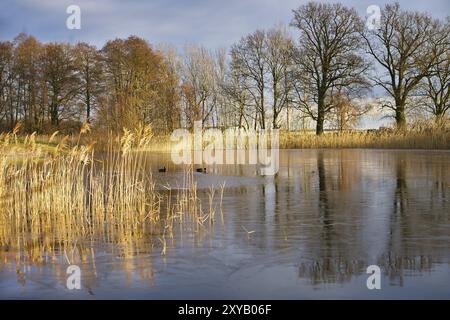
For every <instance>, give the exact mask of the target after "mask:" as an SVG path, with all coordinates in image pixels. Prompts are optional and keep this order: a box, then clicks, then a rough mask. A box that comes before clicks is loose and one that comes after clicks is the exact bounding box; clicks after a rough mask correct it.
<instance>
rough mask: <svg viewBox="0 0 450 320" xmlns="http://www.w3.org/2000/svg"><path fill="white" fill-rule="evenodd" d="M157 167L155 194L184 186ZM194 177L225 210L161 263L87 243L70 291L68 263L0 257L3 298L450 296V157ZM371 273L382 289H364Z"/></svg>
mask: <svg viewBox="0 0 450 320" xmlns="http://www.w3.org/2000/svg"><path fill="white" fill-rule="evenodd" d="M149 157H151V158H152V162H153V163H154V171H155V175H154V177H155V179H156V181H157V188H159V189H160V190H162V191H161V192H164V191H163V190H164V187H163V185H167V184H169V185H171V186H172V187H176V186H177V183H178V181H179V179H180V175H181V173H180V172H179V171H178V170H179V168H176V167H175V166H173V165H171V164H170V159H169V157H168V155H161V154H160V155H149ZM163 164H164V165H166V166H167V167H168V172H166V173H158V172H156V171H157V167H158V166H162V165H163ZM195 178H196V180H197V181H198V186H199V188H200V191H199V192H200V196H201V197H202V198H204V199H205V201H207V190H208V187H209V186H210V185H215V186H216V187H217V186H220V185H221V184H222V183H223V182H224V181H225V189H224V194H223V202H222V205H221V212H220V214H219V213H218V214H217V221H216V222H215V223H214V224H213V225H212V226H211V227H210V228H207V229H205V230H201V231H197V232H184V231H183V230H181V229H180V230H178V231H175V234H174V239H173V241H172V242H171V245H169V246H168V247H167V253H166V255H165V256H162V255H161V248H160V247H158V246H157V245H149V246H146V243H145V241H144V243H142V246H141V247H139V248H138V247H133V248H132V250H131V252H132V254H122V252H123V248H120V247H117V246H116V245H113V244H111V243H108V242H107V241H95V240H91V241H89V242H88V243H85V244H83V248H84V250H86V251H87V252H88V254H87V255H88V256H89V257H88V258H86V259H82V260H80V262H79V263H77V264H78V265H79V266H80V268H81V279H82V288H81V290H69V289H67V287H66V279H67V277H68V275H67V274H66V268H67V267H68V265H69V264H68V262H67V261H66V260H65V259H63V258H62V253H58V252H57V251H56V252H55V256H54V257H52V258H51V259H47V260H45V261H44V262H42V261H41V262H40V263H36V264H29V265H27V266H24V267H21V268H17V266H16V265H15V264H14V262H12V261H13V260H11V259H6V257H7V256H8V255H11V254H12V255H14V254H17V253H14V252H9V250H7V249H5V248H1V247H0V258H2V261H0V298H3V299H5V298H19V299H20V298H35V299H44V298H63V299H80V298H83V299H98V298H120V299H164V298H171V299H197V298H203V299H215V298H223V299H314V298H319V299H321V298H326V299H328V298H338V299H339V298H345V299H351V298H368V299H390V298H407V299H408V298H446V299H449V298H450V152H447V151H414V150H408V151H400V150H398V151H397V150H282V151H280V170H279V173H278V174H277V176H275V177H261V176H257V175H255V168H254V167H251V166H218V167H214V168H211V167H208V173H207V174H203V173H195ZM216 192H218V191H216ZM216 196H217V195H216ZM219 211H220V210H219V208H217V212H219ZM149 237H151V236H149ZM149 243H150V239H149ZM30 250H32V249H30ZM75 250H77V249H75ZM369 265H378V266H379V267H380V268H381V273H382V274H381V289H380V290H369V289H368V288H367V286H366V280H367V278H368V277H369V274H367V273H366V269H367V267H368V266H369Z"/></svg>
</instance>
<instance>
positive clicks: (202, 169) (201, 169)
mask: <svg viewBox="0 0 450 320" xmlns="http://www.w3.org/2000/svg"><path fill="white" fill-rule="evenodd" d="M195 171H197V172H201V173H206V168H197V169H195Z"/></svg>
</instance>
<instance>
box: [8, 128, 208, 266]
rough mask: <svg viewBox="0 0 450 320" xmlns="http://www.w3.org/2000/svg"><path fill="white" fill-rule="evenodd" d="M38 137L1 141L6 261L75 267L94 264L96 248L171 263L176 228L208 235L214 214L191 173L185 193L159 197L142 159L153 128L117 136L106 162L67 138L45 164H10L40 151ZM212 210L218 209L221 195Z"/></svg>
mask: <svg viewBox="0 0 450 320" xmlns="http://www.w3.org/2000/svg"><path fill="white" fill-rule="evenodd" d="M80 136H81V134H80ZM33 137H34V136H33V135H31V136H27V137H25V139H22V141H19V139H18V137H17V131H14V132H11V133H8V134H5V135H3V136H2V137H1V140H0V205H1V207H0V256H1V258H2V260H4V261H6V260H8V259H12V260H14V262H15V265H16V266H18V268H20V266H24V265H25V266H30V265H32V264H38V265H39V264H43V263H45V261H47V260H48V259H55V258H58V257H59V258H61V257H64V260H66V262H69V263H70V262H71V261H72V260H73V259H74V258H73V252H79V255H78V259H81V260H83V259H87V257H89V256H91V257H92V259H94V254H93V253H92V248H93V247H92V246H91V245H89V243H91V242H96V241H99V242H102V243H108V244H113V245H115V246H117V247H119V248H123V249H124V250H123V251H122V253H121V255H124V256H129V255H135V254H138V253H139V252H149V251H151V250H161V251H160V253H161V254H162V255H165V254H166V252H167V247H168V246H170V244H171V243H173V241H174V230H175V229H176V228H179V229H180V230H182V231H186V230H187V231H193V232H196V233H200V232H202V231H207V229H208V227H209V224H208V223H206V221H208V217H211V214H212V213H211V212H209V211H208V210H207V209H208V207H206V210H203V208H202V201H201V199H200V197H199V194H198V191H197V185H196V182H195V179H194V174H193V170H192V168H186V170H185V171H184V174H183V175H184V178H183V181H182V188H179V189H177V190H172V189H171V188H170V187H167V188H166V189H167V190H165V192H157V191H156V190H155V182H154V179H153V176H152V173H151V171H150V170H148V168H149V166H148V165H147V163H146V161H147V160H146V159H147V158H146V157H145V156H144V153H143V152H138V151H136V150H139V149H147V148H148V147H149V145H150V143H151V139H152V133H151V129H150V128H149V127H141V128H138V129H136V130H134V131H129V130H124V132H123V134H122V135H120V136H118V137H111V136H110V137H109V138H108V139H109V141H110V142H109V143H108V146H107V148H106V152H102V153H101V156H99V155H97V154H96V152H95V150H94V146H95V144H94V143H90V144H87V145H85V144H81V143H80V139H78V143H77V144H76V145H72V146H71V145H70V144H69V143H68V139H64V138H60V139H59V143H58V144H56V145H55V147H54V150H53V152H51V153H48V154H46V156H45V157H34V156H31V155H30V156H27V157H23V158H22V159H21V161H11V159H10V154H9V153H8V152H7V151H8V150H11V149H14V147H16V146H18V145H19V144H20V145H22V146H23V145H25V147H26V149H27V150H33V148H37V147H38V146H37V144H36V142H35V139H34V138H33ZM54 139H55V136H52V137H49V140H48V143H52V141H53V140H54ZM206 202H207V203H208V205H209V208H212V206H213V203H215V200H214V192H213V193H212V195H209V197H208V199H207V201H206ZM69 253H72V258H71V256H70V254H69Z"/></svg>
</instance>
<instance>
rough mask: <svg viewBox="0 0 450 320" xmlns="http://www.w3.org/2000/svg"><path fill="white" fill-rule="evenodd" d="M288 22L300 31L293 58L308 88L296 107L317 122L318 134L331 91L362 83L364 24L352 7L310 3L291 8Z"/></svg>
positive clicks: (322, 126)
mask: <svg viewBox="0 0 450 320" xmlns="http://www.w3.org/2000/svg"><path fill="white" fill-rule="evenodd" d="M291 25H292V26H294V27H296V28H297V29H298V31H299V33H300V34H299V39H298V48H297V50H296V54H295V61H296V65H297V67H298V71H297V74H298V75H299V76H300V77H301V78H302V82H303V83H304V85H303V88H304V89H305V90H307V91H308V94H306V98H307V99H308V100H302V99H301V97H302V96H301V95H297V96H298V97H299V98H300V99H299V100H298V103H299V107H301V108H302V109H303V110H304V111H305V112H306V113H307V114H308V115H309V116H311V117H312V118H313V119H314V120H315V121H316V134H318V135H319V134H322V133H323V131H324V122H325V119H326V116H327V114H328V113H329V112H330V111H331V110H332V108H333V104H332V102H331V99H330V97H331V96H332V92H333V91H336V90H339V89H340V88H348V89H350V88H352V87H354V88H356V87H358V86H363V85H364V84H365V80H364V73H365V70H366V69H367V65H366V64H365V62H364V60H363V58H362V56H361V54H360V52H359V50H360V49H361V48H362V41H361V40H362V39H361V37H360V35H359V33H360V32H361V31H362V28H363V23H362V21H361V19H360V18H359V16H358V15H357V13H356V11H355V10H354V9H349V8H347V7H345V6H343V5H341V4H322V3H315V2H310V3H308V4H306V5H303V6H301V7H300V8H298V9H297V10H294V18H293V20H292V23H291ZM305 77H306V78H307V79H308V80H307V82H306V83H305V81H303V80H304V78H305ZM313 107H315V108H313Z"/></svg>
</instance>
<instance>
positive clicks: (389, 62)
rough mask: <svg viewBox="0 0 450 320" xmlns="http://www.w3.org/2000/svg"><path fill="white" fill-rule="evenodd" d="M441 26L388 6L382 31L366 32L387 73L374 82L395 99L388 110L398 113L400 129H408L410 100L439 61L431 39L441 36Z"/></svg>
mask: <svg viewBox="0 0 450 320" xmlns="http://www.w3.org/2000/svg"><path fill="white" fill-rule="evenodd" d="M437 26H438V22H437V21H436V20H433V19H432V18H431V17H430V16H428V15H426V14H423V13H419V12H410V11H402V10H401V9H400V6H399V4H398V3H396V4H393V5H390V4H388V5H386V7H385V8H384V10H383V11H382V16H381V26H380V28H379V29H375V30H366V31H365V32H363V33H362V35H363V37H364V39H365V42H366V47H367V52H368V53H369V54H370V55H371V56H372V57H373V58H374V59H375V60H376V61H377V62H378V64H379V66H380V68H381V69H382V70H384V71H385V72H384V73H382V74H381V76H378V75H377V76H375V77H374V78H373V80H374V82H375V84H377V85H379V86H381V87H382V88H384V89H385V90H386V92H387V93H388V94H389V96H391V97H392V99H393V100H394V104H386V105H385V107H388V108H390V109H391V110H393V111H394V113H395V120H396V123H397V127H398V128H404V127H405V126H406V108H407V102H408V98H409V97H410V96H411V94H412V93H413V91H414V90H415V89H416V88H417V86H418V84H419V83H420V81H421V80H422V79H423V78H424V77H426V76H427V75H428V74H429V73H430V71H431V69H432V67H433V65H435V64H436V62H437V61H436V55H435V54H433V52H432V51H433V49H432V46H430V45H429V41H430V39H432V38H435V37H439V28H438V27H437ZM442 36H443V35H442ZM376 73H377V74H379V70H376Z"/></svg>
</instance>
